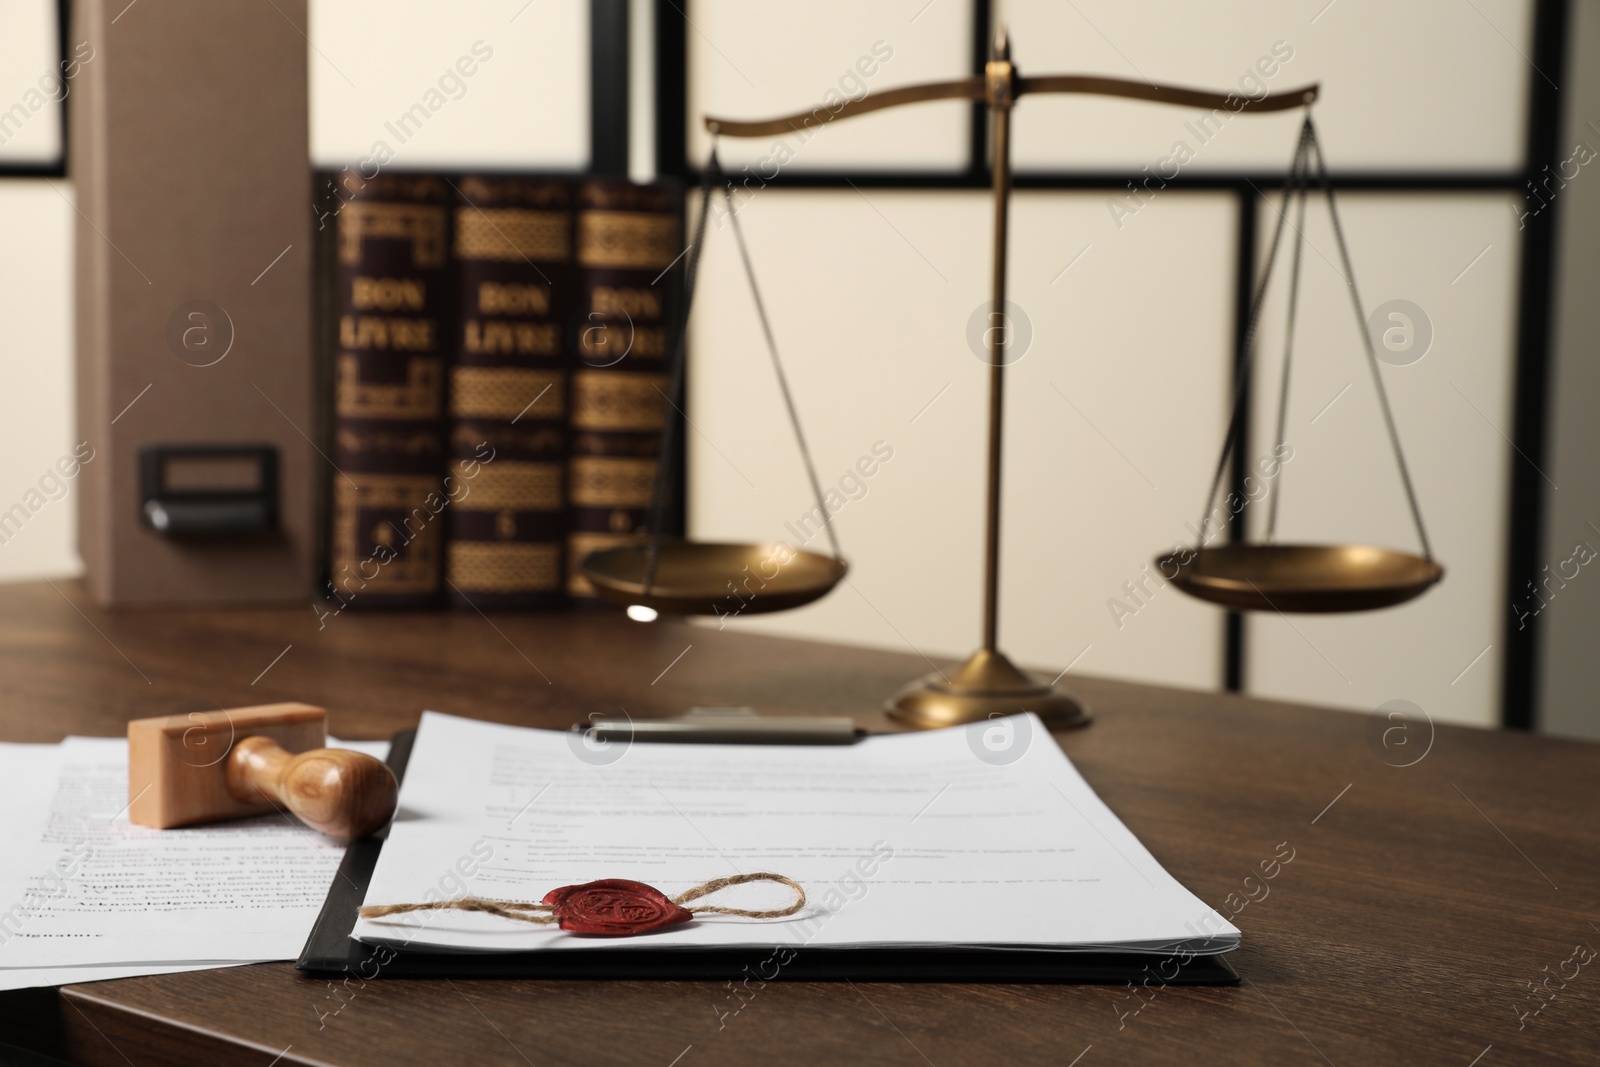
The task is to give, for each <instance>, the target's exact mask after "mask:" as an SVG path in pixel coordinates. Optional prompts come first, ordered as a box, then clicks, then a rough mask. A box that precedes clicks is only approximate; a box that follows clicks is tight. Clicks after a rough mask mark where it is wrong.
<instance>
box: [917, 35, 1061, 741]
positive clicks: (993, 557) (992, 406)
mask: <svg viewBox="0 0 1600 1067" xmlns="http://www.w3.org/2000/svg"><path fill="white" fill-rule="evenodd" d="M984 83H985V90H986V91H985V99H986V102H987V103H988V105H989V125H990V130H991V133H992V136H993V140H992V142H991V143H992V145H993V158H992V160H991V165H992V167H993V170H994V273H993V275H992V287H991V290H990V295H989V329H988V331H987V334H986V340H987V342H988V344H987V348H988V354H989V359H988V361H989V448H988V467H989V469H988V485H987V491H986V494H985V501H984V562H983V647H982V648H980V649H979V650H978V651H977V652H974V653H973V654H972V655H971V656H970V657H968V658H967V661H966V662H965V663H963V664H961V665H960V666H959V667H957V668H955V669H954V670H952V671H950V672H948V673H946V672H943V671H936V672H934V673H933V674H930V675H927V676H926V677H924V678H920V679H918V680H917V681H915V682H912V683H911V684H910V685H907V686H906V687H905V688H903V689H901V690H900V692H898V693H896V694H895V696H894V698H893V699H892V700H891V701H890V702H889V714H890V715H891V716H893V717H894V718H896V719H899V720H900V721H901V722H904V723H908V724H910V725H912V726H920V727H938V726H957V725H960V724H962V723H972V722H983V721H984V720H986V719H991V718H995V717H998V716H1002V715H1016V714H1018V713H1020V712H1024V711H1031V712H1033V713H1034V714H1036V715H1038V716H1039V717H1040V718H1041V719H1044V720H1045V722H1047V723H1048V724H1049V725H1051V726H1053V727H1063V726H1081V725H1083V724H1084V723H1087V722H1088V721H1089V713H1088V712H1087V711H1085V710H1084V707H1083V705H1082V704H1081V703H1079V702H1078V701H1077V700H1076V699H1074V698H1073V697H1071V696H1068V695H1067V694H1065V693H1062V692H1059V691H1057V690H1056V689H1055V688H1054V687H1053V686H1051V685H1047V684H1045V683H1043V682H1039V681H1037V680H1035V679H1033V678H1030V677H1029V676H1028V675H1027V674H1026V673H1024V672H1023V671H1021V670H1019V669H1018V668H1017V667H1016V666H1015V665H1014V664H1013V663H1012V662H1011V661H1010V660H1009V659H1007V658H1006V655H1005V653H1003V652H1001V651H1000V646H999V641H998V636H999V619H1000V483H1001V478H1000V474H1001V462H1000V460H1001V445H1002V443H1003V436H1004V430H1005V398H1006V394H1005V384H1006V368H1005V364H1006V361H1007V360H1008V359H1009V358H1010V354H1009V351H1008V350H1009V347H1010V340H1011V334H1010V329H1011V324H1010V322H1009V321H1008V320H1007V318H1006V252H1007V248H1008V240H1007V238H1008V228H1007V221H1008V214H1009V209H1010V204H1011V107H1012V104H1014V103H1015V102H1016V87H1017V82H1016V70H1015V68H1013V67H1012V65H1011V55H1010V49H1009V48H1008V46H1007V44H1006V39H1005V32H1004V31H1001V33H1000V35H999V36H998V37H997V38H996V40H995V46H994V51H993V53H992V54H991V58H990V60H989V62H988V64H987V66H986V67H985V70H984Z"/></svg>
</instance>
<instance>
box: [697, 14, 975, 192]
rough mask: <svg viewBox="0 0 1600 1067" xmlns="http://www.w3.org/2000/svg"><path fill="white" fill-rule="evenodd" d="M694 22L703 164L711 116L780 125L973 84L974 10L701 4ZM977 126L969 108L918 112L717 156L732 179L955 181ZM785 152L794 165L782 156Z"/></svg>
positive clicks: (737, 142) (759, 141)
mask: <svg viewBox="0 0 1600 1067" xmlns="http://www.w3.org/2000/svg"><path fill="white" fill-rule="evenodd" d="M688 11H689V19H690V26H689V28H688V31H687V33H688V44H689V118H688V121H689V131H688V136H689V140H688V145H689V154H690V158H691V159H693V160H695V161H697V162H698V161H702V160H704V159H705V156H706V152H707V151H708V147H709V143H710V142H709V139H708V138H707V136H706V133H705V127H704V125H703V124H702V122H701V119H702V117H703V116H705V115H707V114H711V115H717V116H720V117H723V118H730V119H764V118H774V117H776V116H778V115H787V114H792V113H794V112H797V111H800V110H802V109H806V108H814V107H819V106H824V105H831V106H833V107H837V106H838V101H840V100H842V99H843V98H844V97H846V96H857V97H859V96H861V95H863V94H865V95H871V94H872V93H875V92H881V91H882V90H884V89H893V88H896V87H898V86H901V85H909V84H912V83H915V82H926V81H943V80H948V79H952V78H963V77H966V76H967V75H968V74H970V73H971V70H970V67H971V65H972V58H971V57H972V44H971V42H972V18H973V15H972V5H971V4H970V2H967V3H964V2H959V0H936V2H934V3H931V4H930V3H928V0H880V2H878V3H873V4H862V3H860V2H859V0H813V2H811V3H807V4H795V5H789V4H752V3H748V2H747V0H697V2H696V3H694V4H692V5H690V6H689V9H688ZM970 114H971V107H970V105H968V104H965V103H960V102H955V101H945V102H937V103H931V104H917V105H915V106H912V107H907V108H899V109H896V110H894V111H891V112H887V113H885V114H881V115H867V116H865V117H862V118H852V119H850V120H849V121H848V122H845V123H841V124H840V125H838V126H836V127H829V128H824V129H822V130H820V131H817V132H816V133H815V134H814V135H811V137H810V139H809V140H805V141H802V140H801V139H800V138H799V137H798V136H790V137H787V138H781V139H780V138H776V137H757V138H750V139H748V140H746V139H736V138H728V137H725V138H723V140H722V145H721V152H720V154H721V157H722V162H723V164H724V166H726V167H728V169H730V170H733V169H736V168H738V167H740V166H742V165H744V164H749V165H750V166H751V167H752V168H755V167H757V166H760V167H761V169H762V170H763V171H767V170H769V169H770V168H771V167H773V166H782V167H784V168H786V169H787V168H793V169H795V170H843V169H850V170H959V169H962V168H964V167H965V166H966V165H967V155H968V151H967V131H968V130H969V128H970V121H969V116H970ZM780 140H782V141H783V142H784V143H786V144H787V145H788V150H787V151H788V152H792V154H793V158H792V160H787V161H786V159H785V156H786V155H787V152H783V151H781V150H777V149H776V148H775V145H776V143H777V142H778V141H780ZM775 153H777V154H776V155H775ZM763 160H765V161H767V162H766V163H765V164H763V163H762V161H763Z"/></svg>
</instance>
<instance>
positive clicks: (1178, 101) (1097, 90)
mask: <svg viewBox="0 0 1600 1067" xmlns="http://www.w3.org/2000/svg"><path fill="white" fill-rule="evenodd" d="M1320 92H1321V86H1320V85H1318V84H1315V83H1313V84H1311V85H1305V86H1301V87H1300V88H1298V89H1289V90H1287V91H1285V92H1281V93H1271V94H1269V95H1267V96H1262V97H1249V96H1244V95H1242V94H1239V93H1218V92H1213V91H1211V90H1209V89H1191V88H1188V87H1186V86H1181V85H1157V84H1155V83H1154V82H1144V81H1131V80H1129V79H1127V78H1106V77H1101V76H1099V75H1090V74H1042V75H1039V76H1037V77H1032V78H1024V77H1017V78H1016V79H1015V80H1014V82H1013V87H1012V95H1013V97H1021V96H1033V95H1036V94H1044V93H1050V94H1056V95H1060V94H1074V95H1079V96H1114V97H1121V98H1123V99H1125V100H1144V101H1146V102H1148V103H1152V104H1168V105H1172V106H1175V107H1198V108H1210V109H1213V110H1228V111H1235V112H1242V111H1288V110H1289V109H1291V108H1296V107H1303V106H1305V105H1307V104H1311V103H1314V102H1315V101H1316V99H1317V96H1318V94H1319V93H1320ZM989 97H990V93H989V84H988V80H987V78H986V77H984V76H981V75H980V76H975V77H971V78H959V79H957V80H955V81H947V82H927V83H925V84H923V85H905V86H901V87H900V88H898V89H888V90H885V91H884V92H881V93H872V94H870V95H868V96H863V97H861V98H860V99H858V100H846V101H845V102H844V104H843V105H842V106H841V107H840V108H839V109H838V110H837V111H834V110H831V109H830V108H829V107H828V106H827V105H826V104H818V105H817V106H816V107H814V108H812V109H811V110H810V111H797V112H795V113H794V114H792V115H782V116H779V117H778V118H773V119H755V120H748V121H741V120H738V119H721V118H715V117H713V116H711V115H707V116H706V117H705V120H704V121H705V125H706V129H707V130H709V131H711V132H712V133H717V134H721V135H723V136H724V137H768V136H771V135H773V134H786V133H801V132H804V131H806V130H811V129H820V128H821V127H823V126H826V125H827V124H828V123H830V122H838V121H839V120H840V119H848V118H854V117H855V116H857V115H866V114H870V113H871V112H874V111H883V110H884V109H886V108H891V107H901V106H903V105H905V104H923V103H927V102H928V101H930V100H970V101H972V102H974V103H988V104H991V105H992V104H993V103H995V101H993V100H991V99H990V98H989Z"/></svg>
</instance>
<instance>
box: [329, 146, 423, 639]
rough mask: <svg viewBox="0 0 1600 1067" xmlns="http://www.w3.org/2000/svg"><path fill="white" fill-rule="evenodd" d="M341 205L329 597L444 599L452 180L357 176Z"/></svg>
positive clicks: (392, 601)
mask: <svg viewBox="0 0 1600 1067" xmlns="http://www.w3.org/2000/svg"><path fill="white" fill-rule="evenodd" d="M350 184H351V186H353V187H351V188H348V189H347V195H348V196H349V199H348V200H346V201H345V202H343V203H342V205H341V206H340V208H339V213H338V216H337V223H336V225H337V228H338V233H337V244H336V254H335V267H334V272H333V274H334V296H333V311H334V316H335V319H336V324H335V325H336V327H337V335H336V338H335V343H334V349H333V356H334V359H333V413H332V424H333V440H332V449H331V455H330V458H331V460H332V461H333V466H334V468H335V469H334V473H333V477H332V480H331V494H330V506H329V535H328V576H327V578H328V587H327V591H328V593H329V596H330V598H331V600H330V603H332V602H334V601H336V602H337V605H338V606H337V609H336V610H341V611H342V610H343V609H344V608H345V607H354V608H369V607H428V606H434V605H436V604H437V603H438V598H439V591H440V578H441V574H442V570H441V561H442V558H443V553H442V547H443V544H444V519H443V518H442V517H441V516H442V514H443V512H444V511H445V509H446V505H447V503H448V498H447V497H446V496H445V486H444V478H443V468H444V456H445V452H444V419H443V415H444V358H443V344H444V341H445V327H446V325H447V323H448V320H449V314H450V304H451V296H452V294H451V290H450V286H449V283H448V279H449V256H448V253H449V243H448V236H449V222H450V215H449V211H450V209H449V203H450V189H449V185H448V184H447V183H446V182H445V181H444V180H443V179H441V178H438V177H433V176H429V175H404V174H383V175H380V176H378V177H376V178H374V179H372V180H370V181H366V182H359V183H355V182H352V183H350Z"/></svg>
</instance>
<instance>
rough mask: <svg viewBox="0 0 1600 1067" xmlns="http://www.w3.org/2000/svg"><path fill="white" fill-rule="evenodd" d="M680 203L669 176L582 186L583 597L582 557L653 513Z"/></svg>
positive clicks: (589, 591)
mask: <svg viewBox="0 0 1600 1067" xmlns="http://www.w3.org/2000/svg"><path fill="white" fill-rule="evenodd" d="M682 211H683V200H682V196H681V194H680V191H679V189H678V187H677V186H676V185H675V184H673V183H670V182H660V183H656V184H652V185H634V184H630V183H628V182H625V181H622V180H619V179H610V178H591V179H588V180H586V181H584V182H583V183H582V184H581V185H580V186H579V189H578V212H577V246H578V316H577V321H576V323H575V335H576V337H575V347H576V350H577V364H576V366H575V367H574V369H573V372H572V393H571V400H570V404H569V408H570V411H571V415H570V426H571V450H572V458H571V460H570V463H569V467H568V485H569V488H568V497H567V499H568V501H569V504H570V510H569V521H570V523H571V532H570V534H569V535H568V538H567V551H568V580H567V589H568V591H569V592H570V593H571V594H572V596H573V597H574V598H576V599H578V600H580V601H593V600H594V599H595V593H594V589H593V587H592V586H591V585H590V584H589V582H588V580H587V579H585V578H584V577H583V573H582V570H581V569H580V566H579V565H580V564H581V562H582V560H583V558H584V557H585V556H587V555H588V554H589V553H591V552H594V551H597V550H599V549H603V548H610V547H613V546H615V545H619V544H626V543H629V542H632V541H636V540H639V539H640V538H642V536H643V534H644V533H645V530H646V525H647V523H648V521H649V509H650V503H651V493H652V490H653V488H654V483H655V476H656V464H657V461H658V459H659V452H660V441H661V429H662V427H663V425H665V419H666V417H667V415H668V414H669V413H670V412H671V411H672V408H671V406H670V405H669V404H668V401H667V390H668V389H669V388H670V381H669V375H668V367H669V363H670V361H671V357H672V354H673V345H674V343H675V335H674V330H675V329H676V327H677V325H678V320H679V314H678V311H679V308H678V299H679V298H678V293H679V287H678V284H677V273H676V271H675V270H674V269H673V267H674V265H675V264H677V263H678V262H680V256H681V255H682V253H683V226H682Z"/></svg>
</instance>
